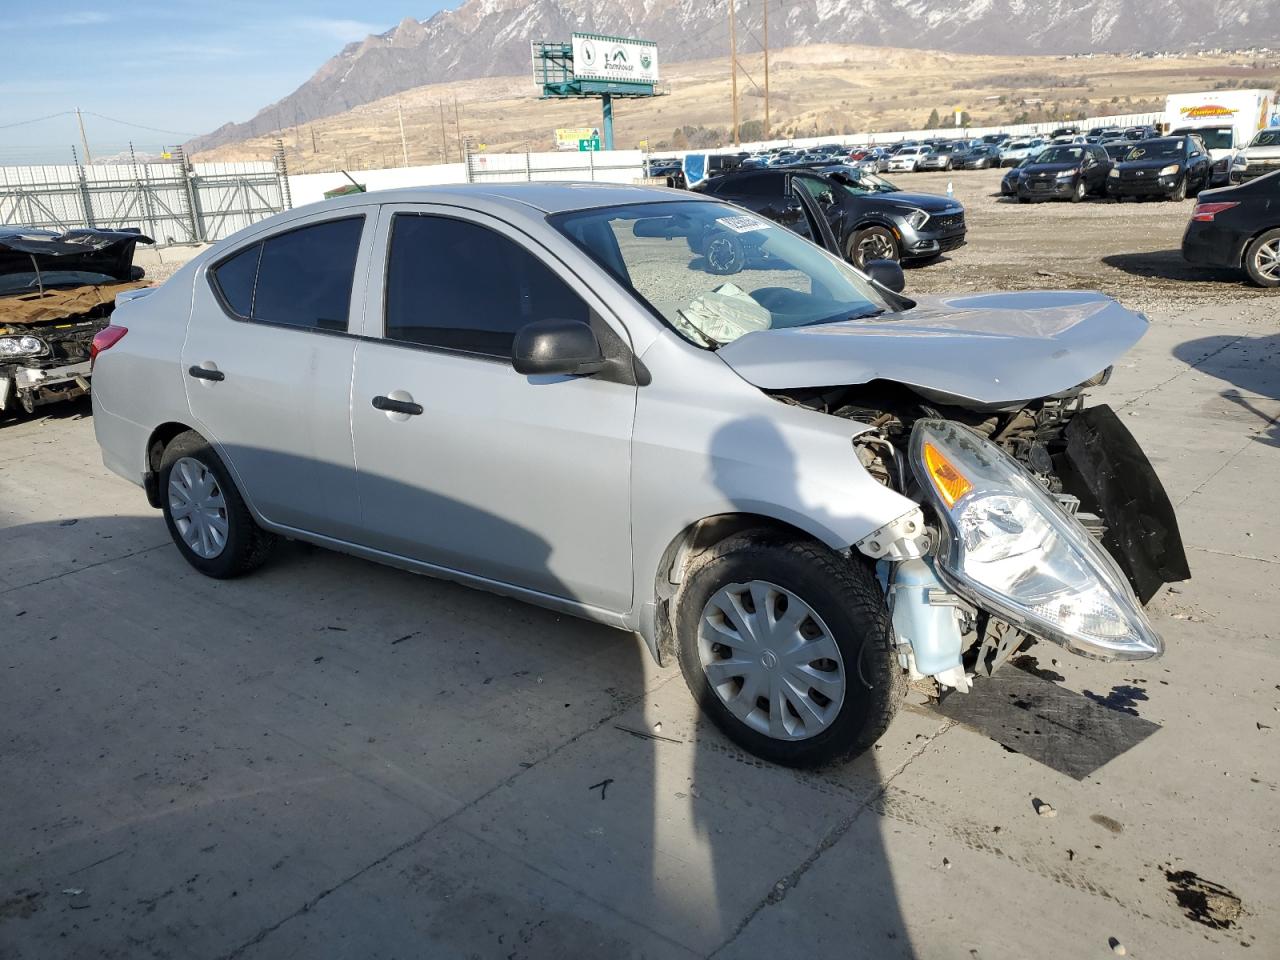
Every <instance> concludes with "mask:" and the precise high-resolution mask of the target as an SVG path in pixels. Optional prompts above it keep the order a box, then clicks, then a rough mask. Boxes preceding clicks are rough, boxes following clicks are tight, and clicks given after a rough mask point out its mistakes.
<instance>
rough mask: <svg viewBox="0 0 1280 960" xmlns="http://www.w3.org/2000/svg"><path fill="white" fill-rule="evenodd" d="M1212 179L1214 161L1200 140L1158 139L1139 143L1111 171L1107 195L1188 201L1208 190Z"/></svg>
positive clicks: (1185, 137)
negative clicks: (1191, 197)
mask: <svg viewBox="0 0 1280 960" xmlns="http://www.w3.org/2000/svg"><path fill="white" fill-rule="evenodd" d="M1212 179H1213V158H1212V157H1210V156H1209V151H1208V150H1206V149H1205V148H1204V144H1203V143H1201V142H1200V138H1199V137H1191V136H1183V137H1156V138H1155V139H1153V140H1142V141H1140V142H1138V143H1135V144H1134V145H1133V149H1132V150H1130V151H1129V152H1128V153H1126V154H1125V155H1124V159H1123V160H1121V161H1120V162H1119V163H1117V164H1116V165H1115V166H1113V167H1112V168H1111V173H1110V175H1109V176H1108V177H1107V195H1108V196H1111V197H1115V198H1116V199H1117V200H1125V199H1128V198H1129V197H1138V198H1142V197H1163V198H1164V199H1166V200H1185V199H1186V198H1187V197H1188V196H1193V197H1194V196H1195V195H1196V194H1198V193H1199V192H1200V191H1201V190H1207V189H1208V188H1209V186H1210V184H1211V181H1212Z"/></svg>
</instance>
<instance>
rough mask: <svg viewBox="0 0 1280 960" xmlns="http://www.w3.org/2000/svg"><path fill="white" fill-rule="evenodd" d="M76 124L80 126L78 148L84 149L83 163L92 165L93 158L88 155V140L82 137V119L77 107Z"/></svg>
mask: <svg viewBox="0 0 1280 960" xmlns="http://www.w3.org/2000/svg"><path fill="white" fill-rule="evenodd" d="M76 122H77V123H79V124H80V146H82V147H84V162H85V163H93V157H92V156H90V154H89V138H88V137H86V136H85V135H84V117H82V116H81V115H80V108H79V107H76Z"/></svg>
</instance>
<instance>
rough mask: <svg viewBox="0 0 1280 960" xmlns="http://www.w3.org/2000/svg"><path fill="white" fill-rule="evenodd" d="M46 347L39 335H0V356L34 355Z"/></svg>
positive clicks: (42, 351) (37, 354)
mask: <svg viewBox="0 0 1280 960" xmlns="http://www.w3.org/2000/svg"><path fill="white" fill-rule="evenodd" d="M48 349H49V348H48V347H47V346H45V342H44V341H43V340H41V339H40V338H39V337H0V357H36V356H39V355H40V354H42V353H44V352H45V351H46V350H48Z"/></svg>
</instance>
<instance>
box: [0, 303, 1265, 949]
mask: <svg viewBox="0 0 1280 960" xmlns="http://www.w3.org/2000/svg"><path fill="white" fill-rule="evenodd" d="M1277 302H1280V301H1275V300H1274V298H1272V299H1271V300H1261V301H1252V302H1250V303H1247V304H1245V305H1244V306H1241V307H1227V306H1221V305H1209V306H1206V307H1203V308H1198V309H1195V310H1191V311H1186V312H1183V311H1179V312H1177V313H1172V312H1170V313H1167V314H1163V315H1156V316H1154V317H1153V319H1154V321H1155V323H1154V325H1153V328H1152V330H1151V332H1150V334H1149V335H1148V336H1147V337H1146V338H1145V339H1144V341H1143V342H1142V343H1141V344H1139V346H1138V347H1137V348H1136V350H1135V351H1134V352H1133V354H1132V355H1131V356H1130V357H1128V358H1126V360H1125V361H1124V362H1122V363H1121V364H1120V365H1119V366H1118V367H1117V369H1116V372H1115V377H1114V379H1113V381H1112V383H1111V384H1110V385H1109V386H1108V387H1106V388H1103V389H1101V390H1099V391H1097V394H1096V396H1097V397H1098V398H1099V399H1106V400H1108V401H1109V402H1112V403H1113V404H1114V405H1115V406H1116V407H1117V409H1118V410H1119V411H1120V413H1121V415H1122V416H1123V417H1124V418H1125V422H1126V424H1127V425H1129V426H1130V428H1131V429H1132V430H1133V432H1134V433H1135V434H1136V435H1137V436H1138V437H1139V439H1140V440H1141V441H1142V442H1143V443H1144V445H1145V446H1146V448H1147V449H1148V451H1149V452H1150V454H1151V456H1152V460H1153V462H1154V463H1155V464H1156V467H1157V469H1158V471H1159V472H1160V473H1161V475H1162V477H1163V479H1164V481H1165V483H1166V486H1167V487H1168V489H1169V492H1170V494H1171V496H1172V498H1173V499H1174V501H1175V503H1176V504H1177V505H1178V509H1179V514H1180V519H1181V523H1182V527H1183V533H1184V537H1185V539H1186V541H1187V545H1188V548H1189V550H1188V552H1189V556H1190V559H1191V565H1192V570H1193V574H1194V579H1193V580H1192V581H1190V582H1189V583H1187V584H1183V585H1181V586H1180V587H1178V588H1177V592H1176V593H1168V594H1165V595H1163V596H1162V597H1160V598H1158V599H1157V601H1156V602H1155V604H1154V607H1153V619H1154V621H1155V623H1156V626H1157V628H1158V629H1159V630H1160V631H1161V632H1162V633H1163V635H1164V636H1165V638H1166V640H1167V642H1168V647H1169V650H1168V654H1167V655H1166V657H1165V658H1164V659H1162V660H1160V661H1156V662H1154V663H1150V664H1138V665H1107V664H1097V663H1092V662H1087V661H1083V660H1079V659H1076V658H1073V657H1071V656H1070V655H1068V654H1066V653H1064V652H1063V651H1061V650H1059V649H1057V648H1055V647H1051V646H1049V645H1046V644H1039V645H1037V646H1035V647H1033V648H1031V650H1030V651H1029V654H1030V655H1031V656H1032V657H1033V658H1034V662H1032V661H1025V662H1024V666H1026V667H1027V668H1028V669H1036V670H1039V671H1041V672H1043V673H1044V674H1046V675H1050V676H1056V677H1060V678H1061V679H1057V680H1052V681H1051V682H1052V683H1053V684H1054V685H1055V686H1056V687H1059V688H1062V689H1063V690H1064V691H1067V692H1074V693H1075V694H1079V697H1080V698H1087V699H1088V701H1089V702H1090V703H1091V704H1092V705H1093V706H1094V707H1096V709H1097V710H1098V711H1105V712H1106V714H1105V715H1103V719H1106V718H1107V716H1109V715H1110V714H1113V713H1115V712H1116V711H1117V710H1120V711H1123V712H1125V715H1126V716H1129V715H1132V714H1135V713H1136V714H1138V715H1140V717H1141V718H1143V719H1145V720H1146V721H1150V722H1151V723H1152V724H1158V725H1159V727H1160V729H1158V730H1156V731H1155V732H1154V733H1152V734H1151V735H1150V736H1147V737H1146V738H1145V739H1142V740H1141V742H1139V743H1137V744H1136V745H1135V746H1132V747H1131V748H1130V749H1128V750H1127V751H1125V752H1123V753H1120V754H1119V755H1117V756H1114V757H1113V758H1111V759H1109V760H1108V762H1106V763H1105V764H1104V765H1102V766H1101V767H1099V768H1098V769H1096V770H1094V771H1093V772H1092V773H1090V774H1088V775H1087V776H1084V777H1083V779H1075V778H1074V777H1072V776H1070V775H1067V774H1065V773H1062V772H1060V771H1059V770H1057V769H1055V768H1054V767H1053V766H1052V765H1049V764H1046V763H1042V762H1039V761H1038V760H1036V759H1033V758H1032V757H1031V756H1028V755H1027V754H1026V753H1023V752H1011V750H1010V749H1006V747H1004V746H1002V745H1001V744H1000V743H998V742H996V740H995V739H992V738H991V737H990V736H988V735H985V734H984V733H980V732H977V731H976V730H974V729H971V728H970V727H968V726H965V725H964V724H961V723H957V722H956V721H954V720H952V719H949V718H948V717H946V716H943V715H942V714H940V713H938V712H936V711H934V710H931V709H929V708H927V707H924V706H913V707H909V708H907V709H904V711H903V712H902V713H901V714H900V715H899V718H898V720H897V721H896V722H895V724H894V726H893V727H892V728H891V730H890V731H889V733H888V734H887V736H886V737H885V738H884V740H883V741H882V742H881V743H880V744H879V745H878V746H877V748H876V749H875V750H874V751H872V752H871V754H869V755H867V756H865V757H863V758H862V759H860V760H859V761H857V762H855V763H854V764H851V765H849V766H847V767H844V768H839V769H835V770H829V771H824V772H821V773H796V772H792V771H788V770H782V769H778V768H774V767H769V766H766V765H764V764H762V763H760V762H759V761H756V760H755V759H753V758H751V757H749V756H746V755H744V754H742V753H741V752H740V751H738V750H737V749H736V748H734V747H733V746H732V745H731V744H729V743H728V741H726V740H725V739H724V738H723V737H721V736H720V735H719V734H718V733H717V732H716V731H715V730H714V729H712V728H711V727H709V726H708V725H706V724H704V723H702V722H701V721H700V720H699V719H698V718H697V716H696V714H695V712H694V710H693V708H692V704H691V702H690V699H689V697H688V695H687V693H686V691H685V689H684V684H683V681H682V680H681V679H680V677H679V676H678V674H677V673H676V671H675V670H674V669H659V668H657V667H655V666H654V665H653V664H652V663H651V662H650V661H649V658H648V656H647V654H646V653H645V651H644V648H643V644H642V643H641V642H640V641H639V640H638V639H636V638H634V637H631V636H629V635H626V634H622V633H617V632H614V631H610V630H607V629H604V628H601V627H597V626H593V625H590V624H585V623H580V622H577V621H574V620H572V619H569V618H565V617H561V616H557V615H555V614H552V613H548V612H546V611H542V610H538V609H535V608H532V607H527V606H523V605H521V604H518V603H515V602H512V601H508V600H503V599H497V598H494V597H491V596H488V595H486V594H482V593H476V592H473V591H470V590H467V589H465V588H461V587H457V586H453V585H450V584H443V583H437V582H433V581H431V580H427V579H424V578H421V577H416V576H413V575H410V574H407V573H403V572H399V571H396V570H391V569H388V568H383V567H379V566H375V565H373V564H369V563H365V562H362V561H358V560H354V559H351V558H347V557H342V556H339V555H336V554H331V553H328V552H325V551H322V550H318V549H312V548H309V547H304V546H299V545H288V546H286V547H285V548H283V549H282V550H281V551H280V552H279V553H278V554H277V555H276V557H275V558H274V559H273V561H272V562H271V563H270V564H269V565H268V566H267V567H266V568H265V569H263V570H262V571H260V572H259V573H258V574H256V575H254V576H252V577H249V578H246V579H243V580H239V581H230V582H218V581H213V580H209V579H206V578H204V577H201V576H200V575H198V574H197V573H195V572H194V571H192V570H191V569H190V568H188V567H187V566H186V565H185V564H184V563H183V562H182V560H181V559H180V557H179V556H178V554H177V552H176V550H175V549H174V548H173V547H172V545H171V544H170V543H169V540H168V537H167V534H166V532H165V529H164V526H163V523H162V521H161V520H160V517H159V514H158V513H156V512H154V511H151V510H150V509H149V508H148V507H147V506H146V503H145V501H144V499H143V497H142V494H141V492H140V491H139V490H137V489H136V488H133V487H131V486H130V485H129V484H127V483H125V482H123V481H121V480H119V479H118V478H115V477H114V476H112V475H110V474H108V473H107V472H106V471H105V470H104V469H103V468H102V467H101V465H100V463H99V461H98V454H97V448H96V445H95V443H94V441H93V434H92V423H91V420H89V419H88V418H87V417H83V418H82V417H81V416H80V414H84V413H86V412H87V407H73V408H70V409H65V410H58V411H57V412H56V413H55V414H53V415H51V416H50V417H48V418H46V419H43V420H40V421H30V422H20V423H9V424H6V425H4V426H2V427H0V838H3V839H2V840H0V957H4V958H6V960H8V958H13V960H18V958H39V960H46V958H52V957H77V958H79V957H129V958H133V957H184V958H188V957H189V958H231V957H246V958H250V957H252V958H288V957H299V958H304V957H305V958H308V960H314V958H328V957H335V958H336V957H351V958H372V957H388V958H389V957H401V958H407V957H432V958H437V957H443V958H452V957H459V958H461V957H481V958H488V957H495V958H497V957H524V958H538V957H547V958H550V957H557V958H560V957H578V956H598V957H655V958H665V957H685V956H690V957H707V956H713V955H714V956H718V957H733V958H753V957H759V956H776V957H798V956H818V955H830V956H840V957H866V958H886V957H913V956H914V957H944V958H950V957H959V958H965V960H969V958H980V960H993V958H1003V957H1027V958H1037V960H1042V958H1057V957H1062V958H1073V960H1074V958H1080V957H1090V956H1098V957H1103V956H1112V955H1114V954H1113V953H1112V947H1111V943H1110V940H1111V938H1115V939H1116V940H1117V941H1118V942H1119V943H1120V944H1123V946H1124V948H1125V950H1126V952H1127V955H1129V956H1132V957H1150V958H1156V957H1159V958H1181V957H1185V958H1201V957H1235V956H1241V957H1254V958H1257V957H1265V956H1276V955H1277V952H1278V951H1280V921H1277V918H1276V915H1275V909H1274V908H1275V904H1276V903H1278V902H1280V871H1277V869H1276V867H1275V863H1276V854H1277V850H1276V844H1277V831H1276V828H1275V818H1274V817H1273V816H1272V813H1273V812H1274V809H1275V805H1276V801H1277V788H1278V784H1280V750H1277V748H1276V737H1277V736H1280V713H1277V705H1278V704H1280V688H1278V687H1277V680H1280V670H1277V642H1278V640H1277V632H1276V619H1275V613H1276V609H1277V605H1276V601H1275V596H1274V586H1273V585H1274V582H1275V579H1276V575H1277V572H1278V570H1280V566H1278V565H1280V520H1277V512H1276V510H1275V508H1274V504H1273V503H1272V499H1273V497H1274V495H1275V493H1276V492H1277V483H1276V479H1275V477H1276V472H1277V468H1280V450H1277V446H1280V428H1277V421H1276V417H1277V415H1280V399H1277V398H1280V363H1277V358H1278V356H1280V346H1278V344H1280V318H1277V312H1276V308H1275V304H1276V303H1277ZM1009 669H1014V668H1009ZM979 695H981V692H980V691H979V692H975V694H972V695H971V696H979ZM1011 710H1012V712H1009V713H1008V717H1009V720H1008V722H1009V723H1010V724H1011V725H1016V724H1022V723H1025V724H1026V725H1027V731H1026V733H1027V735H1028V736H1032V735H1034V736H1055V737H1060V738H1061V741H1062V742H1064V743H1069V742H1071V741H1072V738H1073V737H1078V736H1079V735H1080V731H1078V730H1072V729H1065V728H1064V729H1063V730H1061V731H1055V732H1053V733H1052V734H1045V733H1044V732H1043V731H1040V730H1038V729H1037V730H1035V731H1034V733H1033V732H1032V730H1031V727H1033V726H1037V725H1038V724H1040V723H1041V719H1042V718H1039V717H1037V716H1036V715H1035V714H1034V713H1033V712H1030V711H1026V710H1023V711H1021V713H1019V712H1018V711H1017V710H1016V709H1013V708H1011ZM659 724H660V725H661V727H660V729H659V728H658V725H659ZM605 781H608V784H607V786H604V787H602V786H600V785H601V784H603V783H604V782H605ZM1037 800H1038V801H1045V802H1048V803H1050V804H1051V805H1052V806H1053V807H1054V808H1055V809H1056V811H1057V815H1056V816H1055V817H1045V816H1039V815H1037V812H1036V810H1035V807H1034V804H1033V801H1037Z"/></svg>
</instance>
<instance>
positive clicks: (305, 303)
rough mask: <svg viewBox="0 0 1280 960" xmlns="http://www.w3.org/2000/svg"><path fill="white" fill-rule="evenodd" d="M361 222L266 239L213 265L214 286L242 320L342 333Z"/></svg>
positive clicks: (303, 229)
mask: <svg viewBox="0 0 1280 960" xmlns="http://www.w3.org/2000/svg"><path fill="white" fill-rule="evenodd" d="M363 228H364V217H363V216H359V217H345V218H343V219H341V220H326V221H324V222H323V223H316V224H311V225H309V226H305V227H299V228H298V229H296V230H289V231H287V232H285V233H280V234H276V235H275V236H272V237H268V238H267V239H265V240H263V241H262V242H261V243H258V244H255V245H254V246H252V247H250V248H248V249H247V250H242V251H240V252H239V253H237V254H236V255H235V256H233V257H231V258H229V259H227V260H224V261H223V262H222V263H220V264H218V265H217V266H216V267H215V268H214V270H213V275H214V283H215V285H216V286H217V288H218V292H219V293H220V294H221V295H222V300H223V304H224V306H225V307H227V308H228V310H229V311H230V312H231V313H232V314H234V315H235V316H237V317H239V318H240V319H243V320H252V321H257V322H261V323H272V324H279V325H281V326H287V327H300V328H302V329H308V330H328V331H332V332H345V331H346V329H347V320H348V314H349V312H350V308H351V287H352V283H353V281H354V279H355V269H356V256H357V254H358V253H359V251H360V234H361V231H362V230H363Z"/></svg>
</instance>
